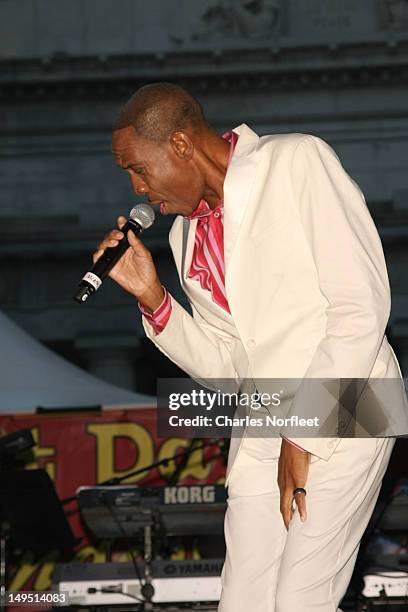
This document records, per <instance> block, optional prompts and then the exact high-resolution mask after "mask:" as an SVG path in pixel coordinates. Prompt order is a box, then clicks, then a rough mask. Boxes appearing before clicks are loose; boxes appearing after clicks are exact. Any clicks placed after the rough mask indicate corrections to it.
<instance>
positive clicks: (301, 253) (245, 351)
mask: <svg viewBox="0 0 408 612" xmlns="http://www.w3.org/2000/svg"><path fill="white" fill-rule="evenodd" d="M234 131H235V132H237V133H238V134H239V139H238V142H237V145H236V147H235V150H234V154H233V157H232V159H231V162H230V165H229V167H228V171H227V175H226V178H225V182H224V257H225V286H226V293H227V298H228V303H229V307H230V311H231V315H232V319H233V323H234V325H235V328H236V333H232V332H231V321H230V319H229V317H228V316H227V313H225V312H223V311H222V309H221V308H220V307H219V306H217V305H216V304H215V303H214V302H212V301H211V296H210V293H209V292H208V291H205V290H203V289H201V288H200V286H199V282H198V281H194V280H191V279H187V274H188V270H189V268H190V264H191V257H192V251H193V246H194V235H195V228H196V223H197V221H196V220H192V221H191V222H190V228H189V235H188V241H187V250H186V253H185V262H184V270H182V269H181V267H182V259H183V256H182V243H183V218H182V217H181V216H178V217H177V218H176V219H175V221H174V223H173V226H172V228H171V231H170V236H169V238H170V245H171V248H172V251H173V255H174V259H175V262H176V266H177V269H178V273H179V276H180V280H181V284H182V286H183V289H184V291H185V292H186V294H187V297H188V299H189V301H190V304H191V306H192V311H193V316H191V315H190V314H189V313H188V312H187V311H186V310H185V309H184V308H183V307H182V306H181V305H180V304H179V303H178V302H177V301H176V300H174V299H173V298H172V314H171V316H170V319H169V321H168V323H167V325H166V327H165V329H164V330H163V331H162V332H161V333H160V334H158V335H155V334H154V332H153V329H152V327H151V326H150V324H149V323H148V321H146V320H145V319H144V318H143V325H144V328H145V331H146V334H147V336H148V337H149V338H150V339H151V340H152V341H153V342H154V343H155V345H156V346H157V347H158V348H159V349H160V350H161V351H162V352H163V353H164V354H165V355H167V356H168V357H169V358H170V359H171V360H172V361H173V362H175V363H176V364H177V365H178V366H179V367H180V368H181V369H183V370H184V371H185V372H186V373H187V374H189V375H190V376H191V377H193V378H195V379H197V380H200V381H205V380H209V379H220V378H225V379H227V378H235V379H240V378H245V377H247V378H252V379H256V380H258V381H259V385H257V387H258V389H259V390H260V391H262V384H263V383H262V381H264V380H267V379H271V378H297V377H299V378H303V377H308V378H329V379H332V378H337V377H342V378H362V379H367V378H371V377H388V378H396V379H399V380H400V379H401V371H400V369H399V366H398V362H397V360H396V357H395V354H394V352H393V350H392V348H391V346H390V345H389V343H388V341H387V338H386V336H385V328H386V325H387V321H388V318H389V312H390V288H389V282H388V275H387V270H386V265H385V260H384V254H383V250H382V246H381V241H380V238H379V236H378V233H377V230H376V227H375V225H374V222H373V220H372V218H371V215H370V213H369V211H368V208H367V206H366V203H365V200H364V196H363V194H362V192H361V190H360V189H359V187H358V186H357V184H356V183H355V182H354V181H353V179H351V178H350V177H349V175H348V174H347V173H346V172H345V170H344V169H343V167H342V165H341V163H340V161H339V159H338V157H337V155H336V154H335V152H334V151H333V150H332V149H331V147H330V146H329V145H328V144H327V143H326V142H324V141H323V140H321V139H320V138H317V137H315V136H311V135H308V134H299V133H292V134H276V135H271V136H264V137H258V136H257V134H255V133H254V132H253V131H252V130H251V129H250V128H249V127H248V126H246V125H245V124H243V125H241V126H239V127H238V128H236V129H235V130H234ZM223 317H224V321H223ZM209 386H211V385H209ZM401 386H402V388H403V384H402V382H401ZM404 397H405V402H403V405H400V406H399V407H395V409H394V406H390V407H389V415H388V416H389V417H390V419H391V421H392V425H393V427H394V429H393V433H394V432H395V428H396V427H397V429H398V433H399V434H400V435H402V434H408V409H407V402H406V395H405V393H404ZM300 410H301V413H302V415H303V416H305V415H306V416H308V415H309V416H312V415H313V407H312V406H303V407H301V409H300ZM295 414H299V405H297V406H296V411H295ZM384 431H385V430H384ZM389 431H390V430H389ZM281 433H283V434H285V435H287V432H286V431H285V430H282V432H281ZM384 435H387V431H385V433H384ZM289 437H290V436H289ZM340 439H341V437H332V438H302V439H299V438H298V439H297V440H298V443H300V444H301V445H302V447H303V448H305V449H307V450H308V451H310V452H311V453H313V454H315V455H317V456H319V457H320V458H322V459H325V460H328V459H330V456H331V454H332V453H333V451H334V449H335V448H336V446H337V444H338V443H339V441H340ZM238 450H239V444H238V443H237V441H234V440H233V441H232V444H231V449H230V457H229V462H228V470H227V476H228V474H229V472H230V470H231V467H232V464H233V461H234V459H235V456H236V454H237V452H238Z"/></svg>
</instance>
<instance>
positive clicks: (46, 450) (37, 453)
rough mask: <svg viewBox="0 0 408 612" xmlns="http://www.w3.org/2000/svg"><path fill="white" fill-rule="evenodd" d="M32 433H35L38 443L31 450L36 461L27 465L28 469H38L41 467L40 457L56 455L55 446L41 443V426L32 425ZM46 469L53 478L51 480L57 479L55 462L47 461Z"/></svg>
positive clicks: (34, 436)
mask: <svg viewBox="0 0 408 612" xmlns="http://www.w3.org/2000/svg"><path fill="white" fill-rule="evenodd" d="M31 433H32V434H33V438H34V441H35V444H36V445H35V446H34V447H33V448H32V449H31V452H32V453H33V455H34V461H31V462H30V463H27V464H26V465H25V467H26V469H28V470H38V468H39V467H40V465H39V462H38V459H41V458H42V457H55V447H54V446H41V445H40V428H39V427H31ZM44 469H45V471H46V472H47V474H48V476H49V477H50V478H51V480H53V481H55V462H54V461H47V462H46V463H45V464H44Z"/></svg>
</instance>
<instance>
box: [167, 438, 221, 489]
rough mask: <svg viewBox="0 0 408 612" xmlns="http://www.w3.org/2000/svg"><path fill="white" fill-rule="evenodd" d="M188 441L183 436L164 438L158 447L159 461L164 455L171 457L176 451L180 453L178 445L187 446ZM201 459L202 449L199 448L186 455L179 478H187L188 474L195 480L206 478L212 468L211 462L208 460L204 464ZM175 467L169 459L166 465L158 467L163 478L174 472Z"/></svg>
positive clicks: (202, 457) (173, 462) (174, 463)
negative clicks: (185, 462)
mask: <svg viewBox="0 0 408 612" xmlns="http://www.w3.org/2000/svg"><path fill="white" fill-rule="evenodd" d="M190 442H191V440H186V439H185V438H169V439H168V440H165V441H164V442H163V444H162V445H161V447H160V451H159V461H161V460H162V459H164V458H165V457H171V456H172V455H174V454H175V453H177V452H179V453H181V452H182V449H181V448H180V447H183V448H185V447H188V446H189V444H190ZM180 459H181V458H180ZM180 459H179V460H180ZM203 459H204V455H203V449H202V448H200V449H197V450H194V451H193V452H192V453H191V455H190V456H189V457H188V460H187V464H186V466H185V468H184V469H183V470H182V471H181V473H180V480H182V479H183V478H187V477H188V476H191V477H192V478H195V479H196V480H205V479H206V478H208V476H209V475H210V472H211V469H212V465H211V462H209V463H208V464H207V465H204V461H203ZM175 469H176V462H175V461H169V463H168V464H167V465H166V464H163V465H161V466H160V467H159V471H160V474H161V475H162V476H163V478H168V477H169V476H170V475H171V474H172V473H173V472H174V470H175Z"/></svg>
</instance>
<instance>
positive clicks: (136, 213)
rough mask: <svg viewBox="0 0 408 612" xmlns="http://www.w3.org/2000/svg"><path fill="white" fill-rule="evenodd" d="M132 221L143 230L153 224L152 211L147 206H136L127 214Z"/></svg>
mask: <svg viewBox="0 0 408 612" xmlns="http://www.w3.org/2000/svg"><path fill="white" fill-rule="evenodd" d="M129 218H130V219H132V221H137V223H139V225H141V226H142V228H143V229H144V230H146V229H147V228H148V227H150V226H151V225H153V223H154V210H153V208H152V207H151V206H149V204H136V206H134V207H133V208H132V210H131V211H130V213H129Z"/></svg>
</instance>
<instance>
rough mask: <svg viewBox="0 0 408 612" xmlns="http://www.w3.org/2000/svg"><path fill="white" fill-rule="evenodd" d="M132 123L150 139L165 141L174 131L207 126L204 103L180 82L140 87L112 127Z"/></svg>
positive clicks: (136, 129) (126, 125) (125, 125)
mask: <svg viewBox="0 0 408 612" xmlns="http://www.w3.org/2000/svg"><path fill="white" fill-rule="evenodd" d="M130 126H132V127H133V128H134V130H135V131H136V133H137V134H139V135H140V136H143V137H144V138H146V139H147V140H151V141H156V142H165V141H167V140H168V139H169V137H170V135H171V134H172V133H173V132H177V131H181V130H185V129H186V128H189V127H190V128H193V129H200V128H202V127H207V126H208V123H207V120H206V119H205V117H204V112H203V109H202V107H201V104H200V103H199V102H198V100H196V99H195V98H194V97H193V96H192V95H191V94H189V93H188V92H187V91H186V90H185V89H183V88H182V87H180V86H179V85H174V84H173V83H153V84H151V85H145V86H144V87H141V88H140V89H138V90H137V91H136V92H135V93H134V94H133V96H132V97H131V98H130V99H129V100H128V101H127V102H126V104H125V105H124V106H123V107H122V108H121V110H120V112H119V115H118V117H117V118H116V121H115V122H114V124H113V130H119V129H122V128H126V127H130Z"/></svg>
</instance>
